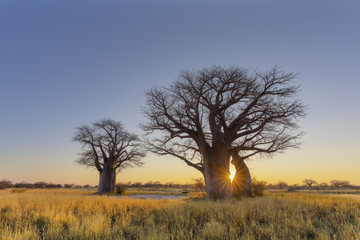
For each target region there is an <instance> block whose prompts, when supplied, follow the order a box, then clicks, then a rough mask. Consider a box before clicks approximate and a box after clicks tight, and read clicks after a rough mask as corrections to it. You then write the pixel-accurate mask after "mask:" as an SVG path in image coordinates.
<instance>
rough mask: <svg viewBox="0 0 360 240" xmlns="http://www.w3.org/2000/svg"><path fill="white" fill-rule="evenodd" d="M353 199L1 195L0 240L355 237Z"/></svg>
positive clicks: (359, 213) (357, 213)
mask: <svg viewBox="0 0 360 240" xmlns="http://www.w3.org/2000/svg"><path fill="white" fill-rule="evenodd" d="M359 236H360V201H359V200H357V199H352V198H348V197H339V196H332V195H324V194H321V195H319V194H309V193H273V194H268V195H267V196H265V197H257V198H252V199H243V200H236V201H235V200H232V201H213V202H208V201H204V200H199V199H197V200H196V199H185V200H150V199H147V200H141V199H119V198H117V197H114V196H96V195H92V194H91V192H89V191H84V190H62V189H60V190H27V191H24V192H22V191H14V192H10V191H9V190H1V191H0V239H261V240H262V239H360V237H359Z"/></svg>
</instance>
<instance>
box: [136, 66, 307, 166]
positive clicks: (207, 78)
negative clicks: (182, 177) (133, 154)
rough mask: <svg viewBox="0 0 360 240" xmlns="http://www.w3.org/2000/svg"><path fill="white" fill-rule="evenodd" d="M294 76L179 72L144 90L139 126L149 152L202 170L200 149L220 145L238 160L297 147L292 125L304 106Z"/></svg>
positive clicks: (230, 71)
mask: <svg viewBox="0 0 360 240" xmlns="http://www.w3.org/2000/svg"><path fill="white" fill-rule="evenodd" d="M295 77H296V75H295V74H294V73H285V72H283V71H282V70H280V69H279V68H278V67H274V68H272V69H271V70H270V71H267V72H256V71H252V72H251V71H249V70H247V69H243V68H239V67H228V68H226V67H221V66H214V67H211V68H205V69H202V70H194V71H183V72H181V73H180V75H179V78H178V80H177V81H175V83H173V84H172V85H170V86H169V87H154V88H152V89H149V90H148V91H147V92H146V96H147V104H146V106H145V107H144V108H143V111H144V114H145V116H146V119H147V121H146V122H144V123H143V124H142V125H141V126H142V128H143V129H144V130H145V131H146V132H147V133H148V134H151V133H154V132H159V133H157V134H152V136H153V137H152V138H151V139H149V141H148V145H149V149H150V150H151V151H153V152H155V153H157V154H160V155H165V154H170V155H173V156H176V157H178V158H180V159H182V160H184V161H185V162H186V163H187V164H188V165H190V166H192V167H195V168H197V169H198V170H200V171H202V167H203V162H202V156H201V154H200V153H201V152H203V151H202V150H203V149H206V148H208V149H213V148H215V147H216V146H219V145H223V146H225V147H226V148H227V149H228V150H229V151H233V152H236V153H237V154H239V155H241V157H242V158H243V159H246V158H248V157H251V156H253V155H255V154H258V153H261V154H272V153H275V152H279V151H282V150H285V149H287V148H292V147H297V146H298V145H299V143H298V142H297V141H296V140H297V139H298V138H299V137H300V136H301V135H302V131H301V130H300V129H299V126H298V124H297V121H298V119H299V118H301V117H304V116H305V106H304V104H303V103H302V102H301V101H300V100H299V99H298V98H297V92H298V86H297V85H295V84H294V82H293V80H294V78H295Z"/></svg>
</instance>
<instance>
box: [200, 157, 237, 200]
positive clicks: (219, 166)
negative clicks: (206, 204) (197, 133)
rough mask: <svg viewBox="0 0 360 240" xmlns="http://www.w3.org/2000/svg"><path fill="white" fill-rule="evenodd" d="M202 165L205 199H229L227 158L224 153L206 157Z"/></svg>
mask: <svg viewBox="0 0 360 240" xmlns="http://www.w3.org/2000/svg"><path fill="white" fill-rule="evenodd" d="M204 163H205V164H204V173H203V174H204V178H205V185H206V199H229V198H231V181H230V171H229V157H228V156H227V154H226V152H225V151H222V152H217V153H216V154H213V155H207V156H206V159H204Z"/></svg>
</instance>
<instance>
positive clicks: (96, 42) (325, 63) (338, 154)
mask: <svg viewBox="0 0 360 240" xmlns="http://www.w3.org/2000/svg"><path fill="white" fill-rule="evenodd" d="M359 11H360V2H359V1H358V0H353V1H351V0H349V1H325V0H319V1H313V0H301V1H295V0H294V1H289V0H272V1H269V0H258V1H254V0H251V1H250V0H248V1H229V0H225V1H209V0H197V1H191V0H181V1H167V0H163V1H158V0H156V1H145V0H138V1H134V0H128V1H91V0H77V1H70V0H68V1H66V0H62V1H36V0H34V1H16V0H2V1H1V2H0V83H1V84H0V111H1V115H0V153H1V155H0V179H9V180H11V181H14V182H20V181H23V180H24V181H28V182H35V181H47V182H53V183H77V184H92V185H95V184H97V183H98V173H97V172H96V171H95V170H90V169H85V168H84V167H82V166H77V165H75V164H74V160H75V159H76V158H77V154H78V153H79V152H80V151H81V148H80V145H79V144H77V143H74V142H72V141H71V138H72V136H73V135H74V132H75V127H77V126H79V125H81V124H84V123H90V122H93V121H97V120H99V119H101V118H105V117H106V118H113V119H115V120H119V121H121V122H123V124H124V126H125V127H126V128H127V129H128V130H129V131H130V132H135V133H138V134H141V130H140V129H139V128H138V124H139V123H140V122H141V121H142V120H143V115H142V113H141V105H143V104H144V101H145V97H144V90H145V89H148V88H150V87H152V86H154V85H167V84H169V83H171V82H172V81H174V79H176V77H177V74H178V73H179V71H180V70H191V69H194V68H202V67H208V66H211V65H214V64H219V65H224V66H228V65H238V66H241V67H246V68H251V69H257V70H268V69H269V68H270V67H272V66H274V65H275V64H277V65H279V66H281V67H282V68H283V70H285V71H291V72H297V73H300V75H299V76H298V78H297V82H298V83H299V84H301V92H300V98H302V99H303V100H304V101H305V102H306V104H307V105H308V106H309V110H308V116H307V117H306V118H305V119H304V120H301V122H300V125H301V126H302V128H303V130H304V131H305V132H306V133H307V134H306V135H305V137H304V138H303V139H302V140H303V141H304V144H303V145H302V147H301V149H297V150H289V151H287V152H286V153H284V154H281V155H277V156H274V157H273V158H272V159H253V160H252V161H250V162H249V166H250V168H251V172H252V174H253V175H255V176H256V177H257V178H258V179H262V180H266V181H268V182H270V183H276V182H277V181H279V180H284V181H286V182H288V183H291V184H293V183H298V184H299V183H301V182H302V180H303V179H305V178H313V179H315V180H317V181H318V182H329V181H330V180H332V179H345V180H349V181H350V182H351V183H353V184H360V174H359V171H360V157H359V156H360V154H359V147H360V140H359V139H360V138H359V137H360V127H359V123H360V108H359V104H360V77H359V76H360V74H359V68H360V45H359V44H360V31H359V23H360V14H359ZM200 176H201V175H200V174H199V173H198V172H197V171H196V170H195V169H192V168H190V167H188V166H187V165H186V164H185V163H183V162H182V161H181V160H178V159H175V158H172V157H158V156H155V155H153V154H149V155H148V157H146V159H145V166H144V167H142V168H134V169H128V170H125V171H124V172H122V173H121V174H120V175H119V179H120V181H123V182H127V181H132V182H135V181H141V182H146V181H150V180H151V181H161V182H170V181H173V182H180V183H185V182H191V179H192V178H198V177H200Z"/></svg>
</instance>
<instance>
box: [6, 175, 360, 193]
mask: <svg viewBox="0 0 360 240" xmlns="http://www.w3.org/2000/svg"><path fill="white" fill-rule="evenodd" d="M255 182H261V185H262V186H265V188H267V189H289V190H301V189H314V190H316V189H339V188H348V189H360V186H356V185H352V184H351V183H350V181H347V180H331V181H330V183H326V182H322V183H317V181H315V180H313V179H304V180H303V184H302V185H299V184H293V185H290V184H288V183H286V182H284V181H279V182H277V183H275V184H269V183H267V182H265V181H257V180H256V181H255ZM254 184H255V183H254ZM121 185H123V186H125V187H126V188H150V189H179V188H180V189H196V190H199V191H205V189H204V187H205V185H204V183H203V179H201V178H200V179H194V180H193V183H185V184H180V183H174V182H167V183H161V182H160V181H148V182H145V183H142V182H126V183H121ZM97 187H98V186H91V185H89V184H85V185H77V184H68V183H65V184H54V183H47V182H44V181H39V182H35V183H28V182H20V183H12V182H11V181H9V180H5V179H3V180H0V189H5V188H29V189H37V188H97Z"/></svg>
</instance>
